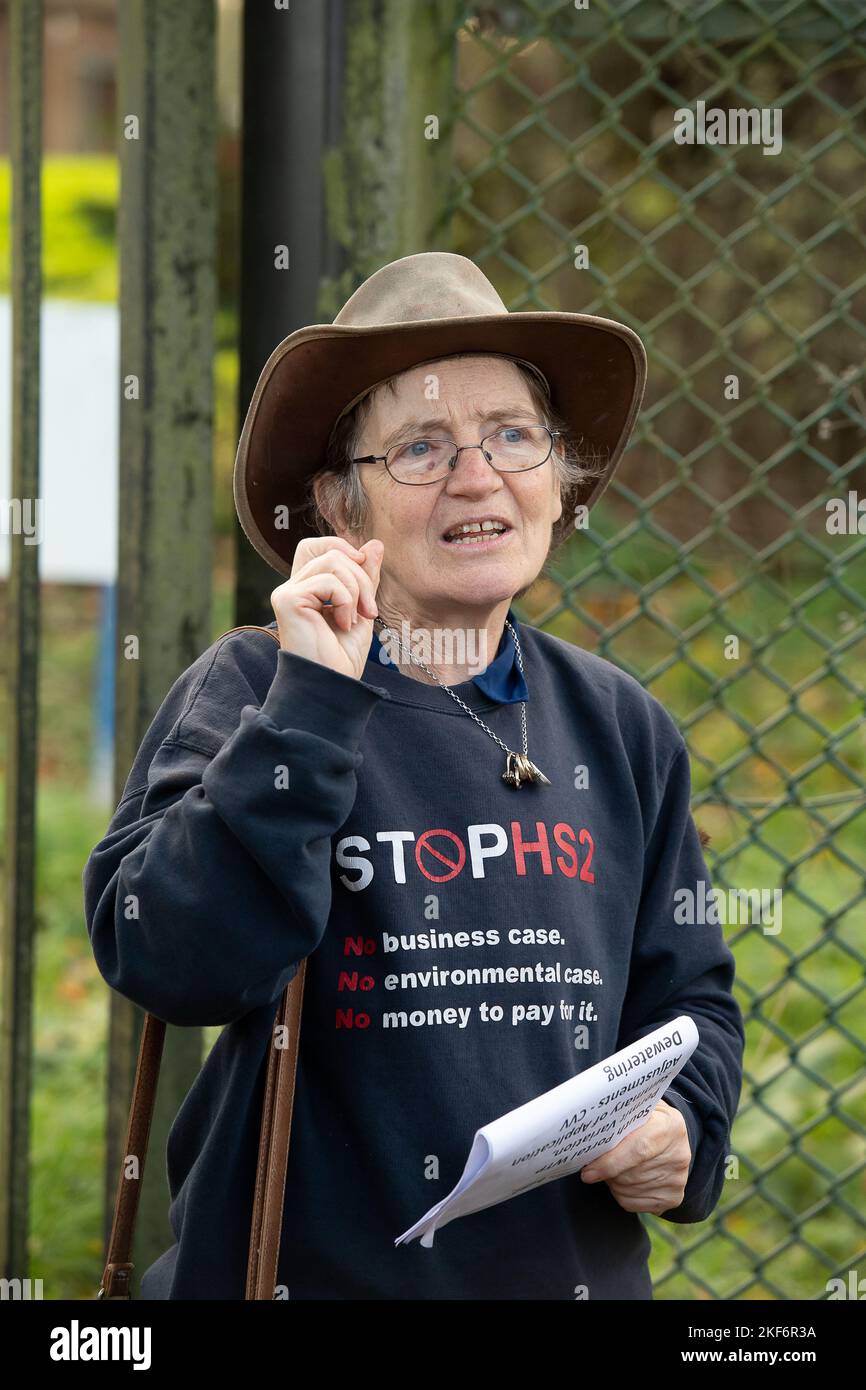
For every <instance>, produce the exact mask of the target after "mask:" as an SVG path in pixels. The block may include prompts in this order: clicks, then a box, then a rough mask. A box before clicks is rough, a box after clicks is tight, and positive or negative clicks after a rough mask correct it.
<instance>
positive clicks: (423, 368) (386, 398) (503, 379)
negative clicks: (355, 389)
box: [355, 352, 550, 415]
mask: <svg viewBox="0 0 866 1390" xmlns="http://www.w3.org/2000/svg"><path fill="white" fill-rule="evenodd" d="M455 363H457V364H459V363H464V364H470V365H471V366H472V367H474V368H476V370H475V371H473V373H472V376H473V383H472V385H473V390H477V387H478V382H479V378H483V377H484V376H486V375H488V374H489V378H490V386H491V388H493V389H494V390H495V389H498V388H499V387H500V386H501V389H502V390H506V391H509V392H511V393H512V394H513V395H514V396H517V397H520V396H524V395H525V394H526V389H527V383H526V379H525V377H524V375H523V373H522V372H521V371H520V368H525V369H527V370H528V371H529V372H530V373H531V374H532V376H533V377H534V378H535V380H536V381H537V383H538V385H539V387H540V388H541V390H542V391H543V392H544V394H545V395H546V396H548V397H549V395H550V388H549V385H548V382H547V379H546V377H545V376H544V374H543V373H542V372H541V371H539V369H538V368H537V367H536V366H534V364H533V363H531V362H527V361H525V360H524V359H523V358H521V357H513V356H511V355H509V354H508V353H502V352H489V353H488V352H455V353H452V354H449V355H448V356H446V357H435V358H430V359H429V360H427V361H425V362H418V363H415V364H414V365H413V366H412V367H408V368H407V369H406V370H405V371H403V372H398V373H397V374H396V375H395V376H392V377H389V378H387V379H386V380H385V381H381V382H377V384H376V385H375V386H374V387H372V388H371V389H370V391H368V392H367V394H366V395H365V396H363V397H362V398H361V401H360V402H356V403H355V404H356V405H358V404H362V405H363V407H364V410H363V413H364V415H367V414H368V413H369V412H370V411H371V410H372V409H373V408H374V407H375V406H377V405H379V406H386V405H387V404H388V403H390V402H395V403H397V402H399V403H400V404H403V403H404V402H405V403H407V404H408V403H411V404H413V405H414V404H416V403H417V401H419V400H420V401H424V402H429V403H434V402H436V401H437V400H441V399H442V398H443V395H442V393H440V391H439V390H438V382H437V381H436V377H437V374H438V373H437V368H439V367H441V366H442V365H443V364H448V365H449V366H450V365H451V364H455ZM448 375H449V376H450V377H451V379H452V380H454V374H453V373H450V372H449V374H448Z"/></svg>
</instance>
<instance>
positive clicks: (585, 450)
mask: <svg viewBox="0 0 866 1390" xmlns="http://www.w3.org/2000/svg"><path fill="white" fill-rule="evenodd" d="M644 380H645V355H644V353H643V349H642V347H641V345H640V342H639V340H638V339H637V337H636V335H635V334H634V333H632V332H631V330H630V329H628V328H627V327H625V326H624V325H622V324H617V323H614V322H612V321H610V320H607V319H597V318H593V317H591V316H588V315H578V314H565V313H527V314H509V313H508V312H507V311H506V309H505V307H504V305H503V304H502V301H501V300H500V299H499V296H498V295H497V294H496V291H495V290H494V289H493V286H492V285H491V284H490V283H489V281H488V280H487V279H486V277H485V276H484V275H483V274H482V273H481V272H480V270H479V269H478V268H477V267H476V266H475V265H473V264H472V262H471V261H468V260H466V259H465V258H463V257H461V256H453V255H448V254H444V253H428V254H423V255H418V256H410V257H406V258H404V259H403V260H399V261H396V262H393V263H392V264H390V265H387V266H384V267H383V268H382V269H381V270H379V271H378V272H377V273H376V274H375V275H373V276H371V278H370V279H369V280H367V281H366V282H365V283H364V284H363V285H362V286H361V287H360V288H359V289H358V290H357V291H356V292H355V294H354V295H353V296H352V298H351V299H350V300H349V301H348V303H347V304H346V305H345V306H344V308H343V310H341V312H340V314H339V315H338V316H337V319H336V320H335V322H334V324H333V325H316V326H314V327H312V328H309V329H302V330H300V331H299V332H297V333H294V334H292V335H290V337H289V338H287V339H286V340H285V341H284V342H283V343H281V344H280V345H279V347H278V348H276V349H275V351H274V353H272V355H271V358H270V359H269V361H268V363H267V364H266V366H265V369H264V370H263V372H262V375H261V378H260V380H259V383H258V386H257V388H256V392H255V394H254V397H253V400H252V402H251V404H250V410H249V412H248V415H247V419H246V422H245V425H244V431H243V434H242V437H241V443H240V448H239V452H238V463H237V466H236V472H235V498H236V502H237V506H238V512H239V515H240V517H241V521H242V523H243V525H244V528H245V530H246V533H247V535H248V536H249V537H250V539H251V541H252V542H253V544H254V545H255V546H256V548H257V550H258V551H259V552H260V554H262V555H263V556H265V557H266V558H267V559H268V560H269V562H270V563H271V564H273V565H274V567H275V568H276V569H277V571H278V572H279V573H281V574H282V575H283V576H284V582H282V583H280V585H279V586H278V587H277V588H275V589H274V591H273V593H272V595H271V603H272V606H273V610H274V613H275V615H276V618H275V622H274V623H273V624H271V631H272V634H273V635H274V636H275V637H277V638H278V643H272V642H270V641H268V640H266V638H265V637H264V636H263V635H262V631H261V630H257V629H244V630H241V629H238V630H237V631H235V632H234V633H232V634H228V635H226V636H224V637H222V638H221V639H220V640H219V641H218V642H216V643H215V644H214V645H213V646H211V647H210V648H209V650H208V651H206V652H205V653H204V654H203V655H202V656H201V657H200V658H199V660H198V661H196V662H195V663H194V665H193V666H192V667H191V668H190V669H189V670H188V671H186V672H185V673H184V674H183V675H182V676H181V677H180V678H179V680H178V681H177V682H176V683H175V685H174V686H173V687H172V689H171V691H170V692H169V694H168V695H167V697H166V699H165V701H164V703H163V705H162V706H161V708H160V710H159V712H158V713H157V715H156V718H155V720H154V722H153V724H152V726H151V728H150V730H149V731H148V734H147V736H146V737H145V739H144V741H143V743H142V747H141V749H140V751H139V754H138V757H137V759H136V761H135V764H134V766H133V769H132V771H131V773H130V777H129V780H128V782H127V785H126V788H125V791H124V795H123V798H122V800H121V802H120V804H119V806H118V808H117V811H116V812H115V816H114V818H113V820H112V823H111V826H110V828H109V831H108V833H107V835H106V837H105V839H104V840H102V842H101V843H100V844H99V845H98V846H97V847H96V848H95V849H94V851H93V853H92V854H91V856H90V859H89V861H88V864H87V867H86V869H85V874H84V882H85V900H86V909H87V920H88V927H89V930H90V934H91V940H92V945H93V950H94V954H95V957H96V960H97V963H98V965H99V968H100V970H101V972H102V974H103V976H104V978H105V979H106V980H107V982H108V983H109V984H110V985H111V986H112V987H113V988H114V989H116V990H118V991H119V992H120V993H121V994H123V995H125V996H127V997H128V998H129V999H132V1000H134V1001H136V1002H137V1003H138V1004H140V1005H141V1006H142V1008H144V1009H147V1010H148V1011H150V1012H152V1013H153V1014H155V1015H156V1016H157V1017H158V1018H160V1019H163V1020H165V1021H167V1022H168V1023H173V1024H177V1025H181V1026H184V1025H187V1026H193V1025H205V1024H225V1025H226V1027H225V1028H224V1030H223V1032H222V1033H221V1035H220V1037H219V1039H218V1040H217V1042H216V1044H215V1046H214V1048H213V1049H212V1051H211V1053H210V1055H209V1056H208V1058H207V1061H206V1063H205V1065H204V1067H203V1069H202V1071H201V1073H200V1075H199V1077H198V1078H197V1080H196V1082H195V1084H194V1086H193V1087H192V1090H191V1091H190V1093H189V1095H188V1097H187V1098H186V1100H185V1102H184V1104H183V1106H182V1108H181V1110H180V1113H179V1114H178V1116H177V1118H176V1120H175V1123H174V1126H173V1129H172V1131H171V1135H170V1137H169V1144H168V1154H167V1160H168V1177H169V1184H170V1189H171V1196H172V1204H171V1211H170V1218H171V1222H172V1228H173V1230H174V1233H175V1236H176V1244H175V1245H174V1246H172V1248H171V1249H170V1250H168V1251H167V1252H166V1253H165V1254H164V1255H163V1256H161V1257H160V1259H159V1260H157V1261H156V1263H155V1264H154V1265H152V1266H151V1268H150V1269H149V1270H147V1271H146V1273H145V1275H144V1277H143V1280H142V1287H141V1292H142V1295H143V1296H144V1297H146V1298H168V1299H184V1298H205V1299H206V1298H215V1299H216V1298H219V1299H222V1298H229V1299H238V1298H242V1297H243V1296H244V1275H245V1267H246V1256H247V1245H248V1242H249V1234H250V1214H251V1206H252V1193H253V1184H254V1177H255V1165H256V1156H257V1147H258V1127H259V1120H260V1116H261V1111H262V1092H263V1084H264V1071H265V1063H266V1058H267V1055H268V1049H269V1042H270V1038H271V1030H272V1027H273V1024H274V1017H275V1009H276V1007H277V1004H278V1001H279V1000H280V997H281V995H282V992H283V990H284V989H285V987H286V984H287V983H288V981H290V980H291V979H292V977H293V976H294V975H295V973H296V971H297V969H298V965H299V962H300V961H301V960H305V959H306V960H307V964H306V966H305V978H306V984H305V993H304V1004H303V1017H302V1023H301V1032H300V1052H299V1057H298V1063H297V1082H296V1092H295V1102H294V1119H293V1124H292V1132H291V1147H290V1151H289V1162H288V1174H287V1179H286V1184H285V1203H284V1209H283V1224H282V1241H281V1247H280V1256H279V1272H278V1278H279V1285H280V1288H281V1290H282V1293H283V1296H287V1297H289V1298H292V1299H315V1298H325V1299H392V1298H393V1299H415V1300H422V1299H545V1300H547V1299H554V1300H558V1299H568V1300H571V1299H575V1298H587V1297H588V1298H591V1299H604V1298H615V1299H648V1298H651V1297H652V1287H651V1281H650V1277H649V1272H648V1265H647V1254H648V1251H649V1249H650V1242H649V1238H648V1236H647V1233H646V1231H645V1229H644V1226H643V1223H642V1222H641V1220H640V1213H641V1212H647V1213H650V1212H651V1213H654V1214H656V1215H660V1216H662V1217H663V1218H664V1219H665V1220H667V1221H672V1222H693V1221H700V1220H703V1219H704V1218H705V1217H707V1216H708V1215H709V1214H710V1212H711V1211H712V1209H713V1207H714V1206H715V1204H716V1202H717V1201H718V1198H719V1195H720V1191H721V1187H722V1182H723V1179H724V1164H725V1157H726V1154H727V1146H728V1140H729V1131H730V1126H731V1123H732V1120H733V1117H734V1113H735V1110H736V1105H737V1100H738V1097H739V1092H740V1084H741V1065H742V1051H743V1026H742V1018H741V1015H740V1011H739V1008H738V1006H737V1004H736V1002H735V1000H734V997H733V995H732V992H731V991H732V982H733V975H734V964H733V958H732V956H731V953H730V951H729V950H728V948H727V946H726V944H725V942H724V939H723V937H722V934H721V931H720V928H719V927H718V926H717V925H715V926H714V925H695V926H682V925H680V924H679V923H678V921H677V920H676V919H675V894H676V893H677V892H678V890H683V889H686V890H688V889H689V888H692V889H693V890H694V889H696V888H697V886H698V885H699V884H700V883H702V882H706V880H707V878H708V875H707V870H706V866H705V864H704V861H703V858H702V853H701V846H700V840H699V835H698V832H697V830H696V828H695V825H694V822H693V820H692V818H691V815H690V809H689V795H690V779H689V761H688V756H687V752H686V748H685V745H684V742H683V739H682V737H681V735H680V734H679V732H678V730H677V728H676V726H675V725H674V723H673V721H672V719H671V718H670V716H669V715H668V714H667V713H666V712H665V710H664V709H663V708H662V706H661V705H660V704H659V703H658V702H657V701H656V700H655V699H653V698H652V697H651V696H649V695H648V694H647V693H646V692H645V691H644V690H643V689H642V687H641V686H640V685H639V684H638V682H637V681H635V680H633V679H632V678H631V677H630V676H628V675H626V674H624V673H623V672H621V671H620V670H619V669H618V668H616V667H615V666H613V665H612V664H611V663H609V662H607V661H604V660H602V659H601V658H599V657H597V656H594V655H592V654H590V653H588V652H585V651H582V650H580V649H579V648H576V647H574V646H572V645H570V644H569V643H567V642H564V641H562V640H560V639H558V638H555V637H553V636H551V635H550V634H548V633H545V632H544V631H542V630H540V629H536V628H533V627H531V626H530V625H528V624H525V623H519V622H518V620H517V617H516V614H515V612H514V610H513V608H512V603H513V600H514V598H515V597H516V596H518V595H520V594H522V593H524V592H525V591H526V590H527V589H528V588H529V586H530V585H531V584H532V582H533V580H534V579H535V578H536V577H537V576H538V575H539V573H540V572H541V570H542V568H543V566H544V564H545V561H546V560H547V558H548V555H549V553H550V551H551V547H552V546H553V545H556V544H558V543H560V542H561V541H562V540H563V539H564V538H565V537H566V536H568V535H569V534H572V535H573V534H574V529H575V523H576V522H577V523H578V525H579V524H580V523H581V520H582V518H583V517H584V516H585V511H586V508H587V507H588V506H589V505H591V504H592V502H594V501H595V500H596V498H597V497H598V496H599V495H600V492H601V490H602V489H603V487H604V486H605V485H606V483H607V481H608V480H609V478H610V475H611V472H612V471H613V468H614V467H615V465H616V463H617V461H618V459H619V456H620V455H621V453H622V450H623V448H624V446H625V443H626V440H627V438H628V436H629V434H630V432H631V429H632V427H633V423H634V418H635V415H636V413H637V410H638V408H639V405H640V400H641V397H642V393H643V387H644ZM599 460H601V463H600V464H599ZM581 509H583V510H581ZM130 900H133V901H135V902H136V904H137V917H136V920H135V921H134V922H130V921H128V920H127V914H126V912H125V906H124V905H125V904H127V903H128V902H129V901H130ZM680 1014H687V1015H689V1016H690V1017H691V1018H692V1019H694V1021H695V1023H696V1024H697V1027H698V1031H699V1035H700V1041H699V1044H698V1047H697V1049H696V1051H695V1052H694V1054H693V1055H692V1057H691V1058H690V1059H689V1061H688V1062H687V1063H686V1065H685V1066H684V1067H683V1068H682V1070H681V1071H680V1073H679V1075H678V1076H677V1078H676V1086H675V1087H671V1088H670V1089H668V1090H667V1091H666V1092H665V1094H664V1096H663V1098H662V1099H661V1100H660V1101H659V1102H658V1104H657V1105H656V1106H655V1108H654V1110H653V1112H652V1114H651V1115H650V1116H649V1117H648V1118H647V1119H646V1120H645V1121H644V1122H643V1123H642V1124H641V1125H640V1126H639V1127H637V1128H636V1129H634V1130H632V1132H631V1133H629V1134H627V1135H626V1136H625V1138H623V1139H621V1140H620V1142H619V1143H618V1144H617V1145H616V1146H615V1147H613V1148H612V1149H610V1150H609V1151H608V1152H607V1153H605V1154H604V1155H603V1156H601V1157H600V1158H598V1159H596V1160H595V1161H594V1162H593V1163H592V1164H591V1165H590V1167H589V1168H584V1169H583V1170H582V1171H581V1172H580V1173H572V1174H569V1175H567V1176H565V1177H562V1178H559V1179H557V1180H554V1181H550V1182H548V1183H545V1184H543V1185H541V1186H538V1187H535V1188H534V1189H533V1190H531V1191H528V1192H525V1193H523V1194H522V1195H520V1196H517V1197H515V1198H513V1199H512V1200H511V1201H508V1202H504V1203H501V1204H499V1205H496V1206H492V1207H488V1208H486V1209H485V1210H482V1211H479V1212H476V1213H474V1214H472V1215H469V1216H466V1217H463V1218H462V1219H460V1220H459V1221H456V1222H454V1223H453V1224H452V1225H450V1226H449V1227H448V1228H447V1230H446V1231H444V1232H443V1234H442V1235H441V1236H440V1238H439V1241H438V1242H437V1243H436V1245H435V1248H433V1249H429V1248H425V1247H422V1246H421V1245H419V1244H403V1245H400V1246H397V1247H396V1248H395V1244H394V1242H395V1238H396V1237H397V1236H398V1235H399V1234H400V1232H401V1231H404V1230H405V1229H406V1228H407V1227H408V1226H410V1225H411V1224H412V1223H413V1222H414V1221H415V1220H417V1218H418V1217H420V1216H421V1215H422V1214H423V1213H424V1212H425V1211H426V1210H427V1209H428V1208H429V1207H430V1206H431V1205H433V1204H434V1203H435V1202H436V1201H437V1200H438V1199H439V1198H441V1197H443V1196H445V1195H446V1194H447V1193H448V1192H449V1191H450V1189H451V1188H452V1186H453V1185H454V1182H455V1181H456V1179H457V1178H458V1177H459V1175H460V1173H461V1171H462V1168H463V1164H464V1161H465V1158H466V1154H467V1152H468V1150H469V1148H470V1146H471V1143H472V1139H473V1136H474V1133H475V1131H476V1129H478V1128H479V1127H480V1126H481V1125H483V1124H486V1123H487V1122H489V1121H490V1120H493V1119H495V1118H496V1117H497V1116H499V1115H502V1114H504V1113H505V1112H507V1111H509V1110H511V1109H514V1108H515V1107H517V1106H519V1105H522V1104H523V1103H524V1102H526V1101H528V1100H531V1099H532V1098H533V1097H535V1096H537V1095H540V1094H541V1093H543V1092H544V1091H547V1090H550V1089H551V1088H552V1087H554V1086H557V1085H559V1084H560V1083H561V1082H563V1081H566V1080H568V1079H569V1078H570V1077H572V1076H574V1075H576V1074H577V1073H578V1072H581V1071H583V1070H585V1069H586V1068H588V1067H590V1066H591V1065H593V1064H594V1063H596V1062H598V1061H600V1060H601V1059H603V1058H604V1057H606V1056H608V1055H609V1054H610V1053H612V1052H614V1051H616V1050H617V1049H618V1048H620V1047H625V1046H626V1045H628V1044H629V1043H630V1042H632V1041H633V1040H635V1039H637V1038H639V1037H641V1036H643V1035H644V1034H646V1033H647V1032H649V1031H651V1030H652V1029H653V1028H655V1027H658V1026H659V1025H661V1024H662V1023H665V1022H667V1021H669V1020H671V1019H673V1018H675V1017H677V1016H678V1015H680Z"/></svg>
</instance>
